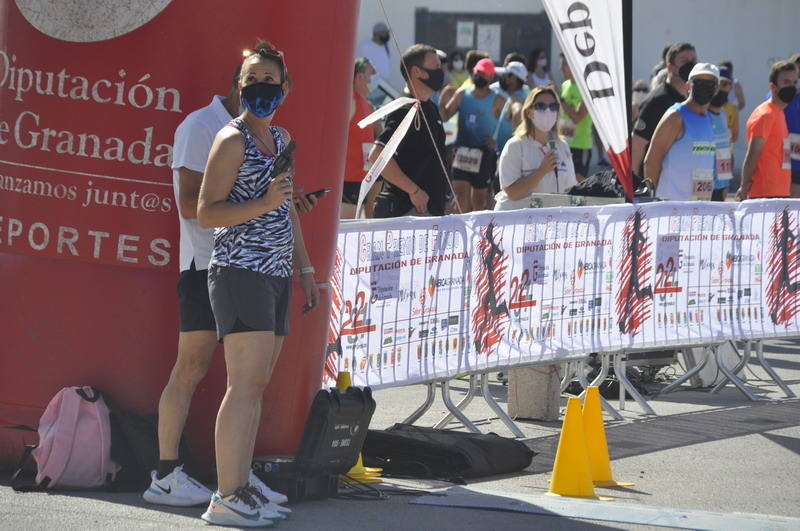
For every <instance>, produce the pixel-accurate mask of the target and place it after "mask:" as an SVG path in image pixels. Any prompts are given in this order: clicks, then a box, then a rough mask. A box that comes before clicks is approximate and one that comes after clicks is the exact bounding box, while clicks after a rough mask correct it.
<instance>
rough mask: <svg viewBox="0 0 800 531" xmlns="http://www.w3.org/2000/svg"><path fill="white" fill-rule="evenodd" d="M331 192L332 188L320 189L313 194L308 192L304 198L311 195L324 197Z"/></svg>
mask: <svg viewBox="0 0 800 531" xmlns="http://www.w3.org/2000/svg"><path fill="white" fill-rule="evenodd" d="M331 191H333V188H320V189H319V190H314V191H313V192H308V193H307V194H305V195H306V197H309V196H312V195H314V196H317V197H322V196H323V195H325V194H327V193H328V192H331Z"/></svg>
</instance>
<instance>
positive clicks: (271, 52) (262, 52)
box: [250, 48, 289, 76]
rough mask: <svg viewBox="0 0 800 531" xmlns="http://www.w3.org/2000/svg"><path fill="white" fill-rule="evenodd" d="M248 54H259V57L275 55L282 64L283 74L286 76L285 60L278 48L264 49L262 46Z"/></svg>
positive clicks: (287, 70) (287, 72) (287, 71)
mask: <svg viewBox="0 0 800 531" xmlns="http://www.w3.org/2000/svg"><path fill="white" fill-rule="evenodd" d="M250 55H251V56H253V55H260V56H261V57H270V56H271V57H277V58H278V59H280V61H281V64H283V75H284V76H288V75H289V69H288V68H286V60H285V59H284V57H283V52H282V51H280V50H266V49H264V48H259V49H258V50H256V51H254V52H253V53H251V54H250Z"/></svg>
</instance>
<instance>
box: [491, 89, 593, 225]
mask: <svg viewBox="0 0 800 531" xmlns="http://www.w3.org/2000/svg"><path fill="white" fill-rule="evenodd" d="M559 110H560V104H559V100H558V95H557V94H556V92H555V90H554V89H552V88H551V87H539V88H536V89H534V90H532V91H531V93H530V94H528V97H527V98H525V103H524V104H523V105H522V110H521V111H520V114H521V122H520V125H519V127H518V128H517V130H516V131H515V132H514V136H513V137H512V138H511V140H509V141H508V142H506V145H505V147H504V148H503V152H502V153H501V154H500V161H499V164H498V166H499V174H500V187H501V188H502V191H501V192H499V193H498V194H497V196H496V197H495V199H496V201H497V203H496V204H495V208H494V209H495V210H515V209H518V208H528V207H531V206H533V205H532V198H531V194H533V193H551V194H563V193H566V192H567V191H569V189H570V188H572V187H573V186H574V185H575V184H577V182H578V181H577V179H576V178H575V167H574V166H573V164H572V155H571V153H570V150H569V146H568V145H567V144H566V143H565V142H564V141H563V140H561V139H560V138H559V137H558V135H556V132H555V125H556V122H557V121H558V113H559Z"/></svg>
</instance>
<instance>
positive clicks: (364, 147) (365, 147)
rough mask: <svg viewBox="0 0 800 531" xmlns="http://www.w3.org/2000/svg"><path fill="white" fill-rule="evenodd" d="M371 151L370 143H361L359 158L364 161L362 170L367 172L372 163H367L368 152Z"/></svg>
mask: <svg viewBox="0 0 800 531" xmlns="http://www.w3.org/2000/svg"><path fill="white" fill-rule="evenodd" d="M371 149H372V143H371V142H362V143H361V156H362V158H363V160H364V170H365V171H369V168H370V167H371V166H372V163H371V162H370V161H369V152H370V150H371Z"/></svg>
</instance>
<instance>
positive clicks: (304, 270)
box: [299, 266, 316, 275]
mask: <svg viewBox="0 0 800 531" xmlns="http://www.w3.org/2000/svg"><path fill="white" fill-rule="evenodd" d="M299 271H300V274H301V275H307V274H309V273H311V274H312V275H313V274H314V273H315V272H316V269H314V266H308V267H301V268H300V269H299Z"/></svg>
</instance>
